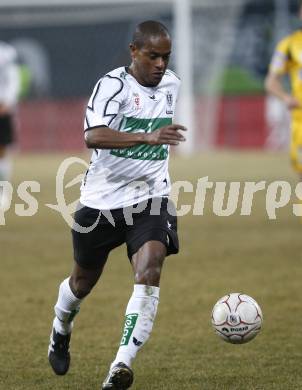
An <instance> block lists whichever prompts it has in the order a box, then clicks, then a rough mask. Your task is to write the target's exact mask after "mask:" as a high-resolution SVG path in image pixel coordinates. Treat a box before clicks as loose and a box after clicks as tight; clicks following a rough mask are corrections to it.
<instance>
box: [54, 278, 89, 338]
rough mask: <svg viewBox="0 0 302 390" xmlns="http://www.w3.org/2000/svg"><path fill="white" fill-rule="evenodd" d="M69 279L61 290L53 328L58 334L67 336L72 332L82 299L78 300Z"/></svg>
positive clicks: (64, 282) (64, 281) (61, 286)
mask: <svg viewBox="0 0 302 390" xmlns="http://www.w3.org/2000/svg"><path fill="white" fill-rule="evenodd" d="M69 279H70V278H67V279H65V280H63V282H62V283H61V284H60V288H59V296H58V301H57V303H56V305H55V307H54V309H55V314H56V316H55V318H54V320H53V327H54V328H55V330H56V332H59V333H60V334H63V335H66V334H68V333H70V332H71V331H72V327H73V319H74V317H75V315H76V314H77V313H78V312H79V310H80V303H81V301H82V299H78V298H77V297H76V296H75V295H74V294H73V292H72V291H71V289H70V286H69Z"/></svg>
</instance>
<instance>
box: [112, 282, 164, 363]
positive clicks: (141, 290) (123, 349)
mask: <svg viewBox="0 0 302 390" xmlns="http://www.w3.org/2000/svg"><path fill="white" fill-rule="evenodd" d="M158 301H159V287H153V286H146V285H142V284H135V285H134V290H133V294H132V296H131V298H130V300H129V303H128V306H127V309H126V317H125V325H124V331H123V336H122V340H121V343H120V347H119V350H118V352H117V355H116V358H115V360H114V361H113V363H112V365H111V367H113V366H114V365H116V364H117V363H119V362H123V363H125V364H127V366H129V367H131V363H132V361H133V359H134V358H135V356H136V354H137V352H138V351H139V349H140V348H141V347H142V346H143V345H144V344H145V342H146V341H147V340H148V338H149V336H150V333H151V331H152V327H153V322H154V319H155V316H156V312H157V306H158Z"/></svg>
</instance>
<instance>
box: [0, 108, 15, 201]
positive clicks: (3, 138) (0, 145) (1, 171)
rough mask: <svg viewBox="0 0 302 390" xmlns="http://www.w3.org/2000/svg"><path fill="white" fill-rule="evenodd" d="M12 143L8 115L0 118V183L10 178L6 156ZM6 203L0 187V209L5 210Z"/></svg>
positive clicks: (9, 161)
mask: <svg viewBox="0 0 302 390" xmlns="http://www.w3.org/2000/svg"><path fill="white" fill-rule="evenodd" d="M12 142H13V129H12V118H11V117H10V116H8V115H5V116H1V117H0V181H9V180H10V178H11V170H12V163H11V159H10V156H9V154H8V146H9V145H10V144H11V143H12ZM7 202H8V198H7V194H6V193H5V192H4V188H3V187H0V208H6V206H7Z"/></svg>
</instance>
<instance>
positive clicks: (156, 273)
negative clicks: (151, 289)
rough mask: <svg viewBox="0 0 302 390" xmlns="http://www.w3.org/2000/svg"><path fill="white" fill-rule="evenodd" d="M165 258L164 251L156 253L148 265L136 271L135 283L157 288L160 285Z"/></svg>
mask: <svg viewBox="0 0 302 390" xmlns="http://www.w3.org/2000/svg"><path fill="white" fill-rule="evenodd" d="M164 258H165V257H164V254H163V253H162V251H158V252H154V253H153V254H152V258H151V259H150V260H149V261H148V262H147V264H146V265H145V266H144V267H141V268H138V269H137V270H136V272H135V282H136V283H139V284H146V285H148V286H157V285H158V284H159V280H160V275H161V269H162V265H163V261H164Z"/></svg>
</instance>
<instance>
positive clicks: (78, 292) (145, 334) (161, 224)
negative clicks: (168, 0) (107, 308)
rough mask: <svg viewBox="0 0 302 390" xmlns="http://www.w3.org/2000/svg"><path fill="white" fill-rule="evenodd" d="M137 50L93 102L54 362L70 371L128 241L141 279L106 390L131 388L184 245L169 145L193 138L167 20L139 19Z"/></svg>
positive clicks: (58, 309) (109, 76) (55, 334)
mask: <svg viewBox="0 0 302 390" xmlns="http://www.w3.org/2000/svg"><path fill="white" fill-rule="evenodd" d="M130 53H131V58H132V62H131V64H130V66H129V67H127V66H126V67H121V68H118V69H115V70H113V71H111V72H109V73H107V74H106V75H105V76H104V77H102V78H101V79H100V80H99V81H98V83H97V84H96V86H95V88H94V91H93V93H92V95H91V98H90V100H89V103H88V107H87V111H86V118H85V141H86V144H87V146H88V148H91V149H93V153H92V159H91V163H90V166H89V169H88V171H87V173H86V176H85V179H84V180H83V183H82V187H81V197H80V205H79V207H78V209H77V211H76V213H75V225H74V228H73V229H72V236H73V248H74V260H75V262H74V268H73V271H72V274H71V276H70V277H68V278H67V279H65V280H64V281H63V282H62V283H61V285H60V288H59V296H58V300H57V303H56V305H55V318H54V321H53V330H52V333H51V339H50V345H49V362H50V364H51V366H52V368H53V370H54V372H55V373H56V374H58V375H64V374H65V373H66V372H67V371H68V368H69V363H70V354H69V341H70V335H71V331H72V327H73V319H74V316H75V315H76V314H77V313H78V311H79V308H80V304H81V302H82V300H83V299H84V297H86V296H87V295H88V294H89V293H90V291H91V289H92V288H93V286H94V285H95V284H96V282H97V281H98V279H99V277H100V276H101V274H102V271H103V267H104V265H105V263H106V260H107V257H108V255H109V253H110V252H111V250H112V249H114V248H115V247H117V246H119V245H121V244H123V243H126V244H127V254H128V258H129V260H130V263H131V266H132V268H133V273H134V281H135V284H134V289H133V293H132V295H131V297H130V300H129V302H128V305H127V308H126V314H125V325H124V330H123V336H122V339H121V342H120V346H119V349H118V351H117V354H116V356H115V358H114V360H113V362H112V364H111V366H110V369H109V373H108V376H107V378H106V379H105V381H104V383H103V384H102V387H101V388H102V389H103V390H105V389H119V390H123V389H128V388H129V387H130V386H131V384H132V382H133V372H132V369H131V364H132V362H133V360H134V358H135V356H136V354H137V352H138V350H139V349H140V348H141V347H142V346H143V344H144V343H145V342H146V341H147V340H148V338H149V336H150V333H151V330H152V327H153V322H154V319H155V316H156V312H157V306H158V301H159V290H160V289H159V282H160V275H161V269H162V266H163V263H164V259H165V257H166V256H168V255H170V254H175V253H177V252H178V250H179V249H178V237H177V220H176V213H175V209H173V205H172V204H171V201H168V195H169V190H170V178H169V174H168V155H169V147H170V145H178V144H179V143H180V142H183V141H185V138H184V136H183V135H182V133H181V131H183V130H186V128H185V127H184V126H181V125H177V124H172V118H173V114H174V111H175V103H176V99H177V95H178V89H179V86H180V81H179V79H178V77H177V76H176V75H175V74H174V73H173V72H172V71H170V70H168V69H167V66H168V62H169V57H170V54H171V38H170V35H169V32H168V31H167V29H166V27H165V26H164V25H163V24H161V23H159V22H156V21H146V22H143V23H141V24H139V25H138V26H137V28H136V30H135V32H134V35H133V40H132V43H131V44H130ZM93 225H96V226H95V228H94V229H91V228H90V227H91V226H93ZM81 227H83V229H84V228H85V229H86V230H85V231H86V232H84V231H83V229H81Z"/></svg>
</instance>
